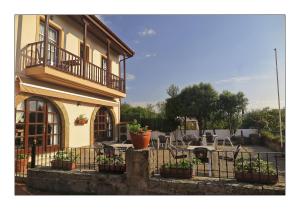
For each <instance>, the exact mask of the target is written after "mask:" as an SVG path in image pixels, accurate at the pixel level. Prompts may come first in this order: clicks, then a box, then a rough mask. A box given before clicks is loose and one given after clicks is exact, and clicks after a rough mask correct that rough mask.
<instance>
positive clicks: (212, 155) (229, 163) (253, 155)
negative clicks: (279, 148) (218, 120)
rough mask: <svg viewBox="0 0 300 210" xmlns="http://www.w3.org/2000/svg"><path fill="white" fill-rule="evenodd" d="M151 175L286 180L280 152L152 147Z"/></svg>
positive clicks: (282, 157)
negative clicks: (237, 151)
mask: <svg viewBox="0 0 300 210" xmlns="http://www.w3.org/2000/svg"><path fill="white" fill-rule="evenodd" d="M151 152H152V160H151V161H152V166H153V174H154V175H160V176H162V177H166V178H191V177H213V178H219V179H237V180H238V181H248V182H256V183H260V182H262V183H274V182H275V181H276V182H277V181H278V182H285V156H284V154H283V153H279V152H239V153H236V152H235V151H205V150H202V151H201V150H200V151H195V150H194V149H193V150H188V149H186V148H185V149H176V150H173V151H172V149H166V148H162V149H153V150H151Z"/></svg>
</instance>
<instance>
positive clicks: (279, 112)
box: [274, 48, 283, 149]
mask: <svg viewBox="0 0 300 210" xmlns="http://www.w3.org/2000/svg"><path fill="white" fill-rule="evenodd" d="M274 51H275V63H276V77H277V95H278V108H279V110H278V115H279V131H280V147H281V149H282V148H283V144H282V129H281V109H280V97H279V80H278V66H277V49H276V48H275V49H274Z"/></svg>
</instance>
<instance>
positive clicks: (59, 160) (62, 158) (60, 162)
mask: <svg viewBox="0 0 300 210" xmlns="http://www.w3.org/2000/svg"><path fill="white" fill-rule="evenodd" d="M78 158H80V156H79V155H75V154H74V153H72V152H67V151H58V152H57V153H56V154H55V155H54V160H52V161H51V168H52V169H62V170H68V171H70V170H74V169H75V168H76V160H77V159H78Z"/></svg>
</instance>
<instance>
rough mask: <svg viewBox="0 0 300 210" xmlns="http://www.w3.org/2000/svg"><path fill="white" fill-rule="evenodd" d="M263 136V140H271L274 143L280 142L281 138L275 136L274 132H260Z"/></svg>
mask: <svg viewBox="0 0 300 210" xmlns="http://www.w3.org/2000/svg"><path fill="white" fill-rule="evenodd" d="M260 134H261V137H262V138H263V139H269V140H271V141H274V142H280V136H278V135H274V134H273V133H272V132H270V131H266V130H263V131H261V132H260ZM282 140H283V142H284V141H285V138H283V139H282Z"/></svg>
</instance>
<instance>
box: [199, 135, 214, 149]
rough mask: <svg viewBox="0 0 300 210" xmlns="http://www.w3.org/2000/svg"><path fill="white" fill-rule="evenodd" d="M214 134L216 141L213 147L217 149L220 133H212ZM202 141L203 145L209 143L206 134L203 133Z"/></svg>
mask: <svg viewBox="0 0 300 210" xmlns="http://www.w3.org/2000/svg"><path fill="white" fill-rule="evenodd" d="M212 136H213V141H214V143H213V147H214V148H215V149H217V145H218V135H215V134H214V135H212ZM202 143H203V145H207V142H206V135H202Z"/></svg>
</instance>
